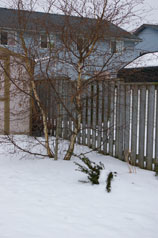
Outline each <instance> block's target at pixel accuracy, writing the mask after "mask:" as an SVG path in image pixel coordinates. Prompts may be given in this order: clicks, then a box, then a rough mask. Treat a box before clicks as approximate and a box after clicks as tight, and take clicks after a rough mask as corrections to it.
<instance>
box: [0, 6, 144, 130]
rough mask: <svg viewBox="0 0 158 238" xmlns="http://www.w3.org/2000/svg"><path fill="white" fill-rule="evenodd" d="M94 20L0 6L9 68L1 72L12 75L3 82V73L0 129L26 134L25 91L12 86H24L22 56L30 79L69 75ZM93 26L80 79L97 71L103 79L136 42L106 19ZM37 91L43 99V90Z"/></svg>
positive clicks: (0, 35)
mask: <svg viewBox="0 0 158 238" xmlns="http://www.w3.org/2000/svg"><path fill="white" fill-rule="evenodd" d="M97 24H98V23H97V21H96V19H89V18H80V17H75V16H64V15H57V14H46V13H41V12H28V11H18V10H15V9H6V8H0V46H1V51H3V55H8V54H9V55H10V64H9V69H6V70H4V69H3V67H2V68H1V72H2V73H1V75H6V72H9V73H10V75H11V76H12V77H11V78H12V79H13V80H11V81H10V85H9V77H7V76H4V78H6V80H8V81H7V82H8V83H7V84H8V87H5V83H4V84H3V85H2V87H1V89H0V90H1V93H2V98H1V107H2V110H1V111H2V113H1V116H2V118H1V120H2V121H3V123H2V125H1V132H2V133H3V132H4V133H24V134H27V133H29V131H30V130H29V129H30V128H29V127H30V117H31V116H30V115H31V112H30V111H31V109H30V95H29V93H28V94H23V91H22V90H21V92H20V91H19V90H18V87H20V88H24V89H26V90H29V88H28V85H29V82H30V78H28V76H29V72H26V69H25V63H26V62H23V59H24V58H25V57H26V56H27V59H29V60H30V62H31V63H33V66H34V79H35V80H36V82H37V80H38V79H39V78H40V79H42V80H43V79H44V78H45V77H46V76H49V77H50V78H53V77H54V78H55V79H56V78H57V76H58V77H59V78H60V77H61V76H62V77H63V76H64V78H68V79H74V80H75V79H76V74H77V73H78V69H79V68H77V67H80V66H78V65H79V64H78V62H79V63H80V56H81V55H82V56H83V55H86V53H87V52H88V49H89V47H90V45H91V42H93V41H92V38H93V37H94V36H95V34H96V31H95V30H96V25H97ZM97 29H98V35H97V37H98V41H97V44H96V45H95V47H94V49H93V51H92V53H91V54H90V55H89V56H87V57H85V59H84V61H82V79H89V77H93V76H94V75H95V77H96V74H97V72H100V71H101V73H102V74H101V75H103V74H104V75H108V79H109V78H110V77H116V74H117V70H118V69H120V68H122V66H124V65H126V64H127V63H128V62H130V61H131V60H133V59H134V58H136V57H137V56H138V54H139V52H138V51H136V50H135V46H136V44H137V43H139V42H140V39H139V38H138V37H137V36H135V35H132V34H130V33H129V32H127V31H125V30H123V29H121V28H119V27H118V26H115V25H114V24H112V23H110V22H108V21H102V22H101V24H99V25H97ZM19 56H21V57H19ZM2 60H3V59H2ZM20 60H21V61H20ZM19 62H20V63H19ZM21 62H22V63H21ZM18 63H19V64H18ZM2 64H3V63H2ZM15 72H16V73H15ZM14 75H15V77H14ZM52 76H53V77H52ZM1 78H2V76H1ZM31 80H32V79H31ZM16 81H17V83H15V82H16ZM43 81H44V80H43ZM18 85H19V86H18ZM16 86H18V87H17V89H16ZM42 89H43V88H42ZM64 90H65V89H64ZM4 95H6V96H4ZM12 95H13V96H12ZM39 96H40V97H42V100H44V103H45V101H46V96H47V95H46V93H45V92H44V90H43V91H41V92H40V95H39ZM44 103H43V104H44ZM51 120H53V118H51Z"/></svg>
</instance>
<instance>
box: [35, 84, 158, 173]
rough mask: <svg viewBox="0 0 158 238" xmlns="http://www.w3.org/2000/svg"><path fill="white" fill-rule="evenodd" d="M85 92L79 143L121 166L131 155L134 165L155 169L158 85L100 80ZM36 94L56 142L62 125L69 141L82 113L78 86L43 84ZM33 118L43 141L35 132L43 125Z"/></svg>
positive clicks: (60, 133) (64, 136) (89, 86)
mask: <svg viewBox="0 0 158 238" xmlns="http://www.w3.org/2000/svg"><path fill="white" fill-rule="evenodd" d="M83 88H84V90H83V91H82V106H81V108H82V125H81V130H80V132H79V133H78V136H77V143H79V144H82V145H87V146H89V147H90V148H92V149H94V150H97V151H98V152H100V153H103V154H105V155H111V156H114V157H116V158H119V159H120V160H124V152H125V151H128V150H129V151H130V152H131V155H132V156H131V157H132V162H133V164H134V165H138V166H139V167H141V168H146V169H149V170H155V169H157V165H158V93H157V92H158V85H156V84H153V83H145V84H143V83H138V84H132V83H124V82H121V81H119V80H115V81H111V82H109V81H106V80H99V81H95V82H93V83H91V84H90V85H88V86H86V87H85V86H84V87H83ZM38 93H39V96H40V98H41V100H42V102H43V106H44V108H45V110H46V112H47V117H48V128H49V134H51V135H54V136H55V132H56V127H57V125H58V127H59V136H60V137H61V138H64V139H69V138H70V136H71V134H72V132H73V130H74V127H75V123H76V117H77V110H78V109H77V108H76V102H75V95H76V91H75V87H74V83H73V82H70V81H68V80H58V81H57V82H56V86H55V87H54V86H53V88H52V87H50V85H49V86H48V84H46V83H44V82H42V81H41V82H39V83H38ZM59 99H60V100H59ZM61 102H62V103H61ZM36 113H37V109H36ZM34 115H36V117H37V120H35V118H34V119H33V120H34V123H33V134H34V135H42V129H39V128H38V127H37V125H41V124H40V123H41V119H40V115H38V114H35V113H34ZM37 115H38V116H37ZM41 128H42V127H41Z"/></svg>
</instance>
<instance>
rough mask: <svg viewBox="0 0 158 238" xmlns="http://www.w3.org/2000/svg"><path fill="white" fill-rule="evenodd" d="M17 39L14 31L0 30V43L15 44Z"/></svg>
mask: <svg viewBox="0 0 158 238" xmlns="http://www.w3.org/2000/svg"><path fill="white" fill-rule="evenodd" d="M16 41H17V34H16V32H14V31H8V32H7V31H1V32H0V44H1V45H10V46H15V45H16Z"/></svg>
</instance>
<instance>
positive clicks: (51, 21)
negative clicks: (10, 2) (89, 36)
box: [0, 8, 139, 41]
mask: <svg viewBox="0 0 158 238" xmlns="http://www.w3.org/2000/svg"><path fill="white" fill-rule="evenodd" d="M19 15H20V17H19ZM19 19H20V20H21V24H20V21H19ZM85 20H86V24H85ZM67 22H69V23H71V25H72V24H73V25H74V29H76V27H77V28H78V27H80V28H84V27H85V28H88V27H90V26H91V28H92V27H93V26H94V25H95V24H96V23H97V21H96V19H91V18H81V17H76V16H65V15H59V14H48V13H43V12H29V11H18V10H16V9H8V8H0V28H9V29H19V30H20V29H24V28H25V30H27V31H31V30H32V31H45V29H46V28H48V27H49V29H53V28H54V30H55V29H56V30H57V29H58V31H60V30H59V29H60V28H61V27H64V25H66V23H67ZM103 23H104V24H101V25H100V28H101V31H102V32H104V33H105V35H106V34H108V37H109V36H110V37H120V38H121V37H122V38H127V39H130V40H134V41H139V38H138V37H137V36H135V35H133V34H131V33H129V32H127V31H125V30H123V29H122V28H120V27H118V26H116V25H114V24H112V23H110V22H108V21H105V20H104V22H103ZM85 25H86V26H85Z"/></svg>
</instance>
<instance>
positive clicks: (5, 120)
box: [0, 47, 31, 134]
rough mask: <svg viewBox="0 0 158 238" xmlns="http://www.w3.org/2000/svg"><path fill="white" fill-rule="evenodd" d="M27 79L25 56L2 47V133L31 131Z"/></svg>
mask: <svg viewBox="0 0 158 238" xmlns="http://www.w3.org/2000/svg"><path fill="white" fill-rule="evenodd" d="M19 62H21V64H19ZM27 79H28V76H27V73H26V71H25V67H24V62H23V58H22V57H19V56H18V55H16V54H15V53H13V52H11V51H10V50H8V49H5V48H2V47H0V134H29V133H30V111H31V110H30V102H31V101H30V96H29V95H30V88H29V87H28V83H27ZM24 91H25V93H24ZM26 93H27V94H26Z"/></svg>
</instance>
